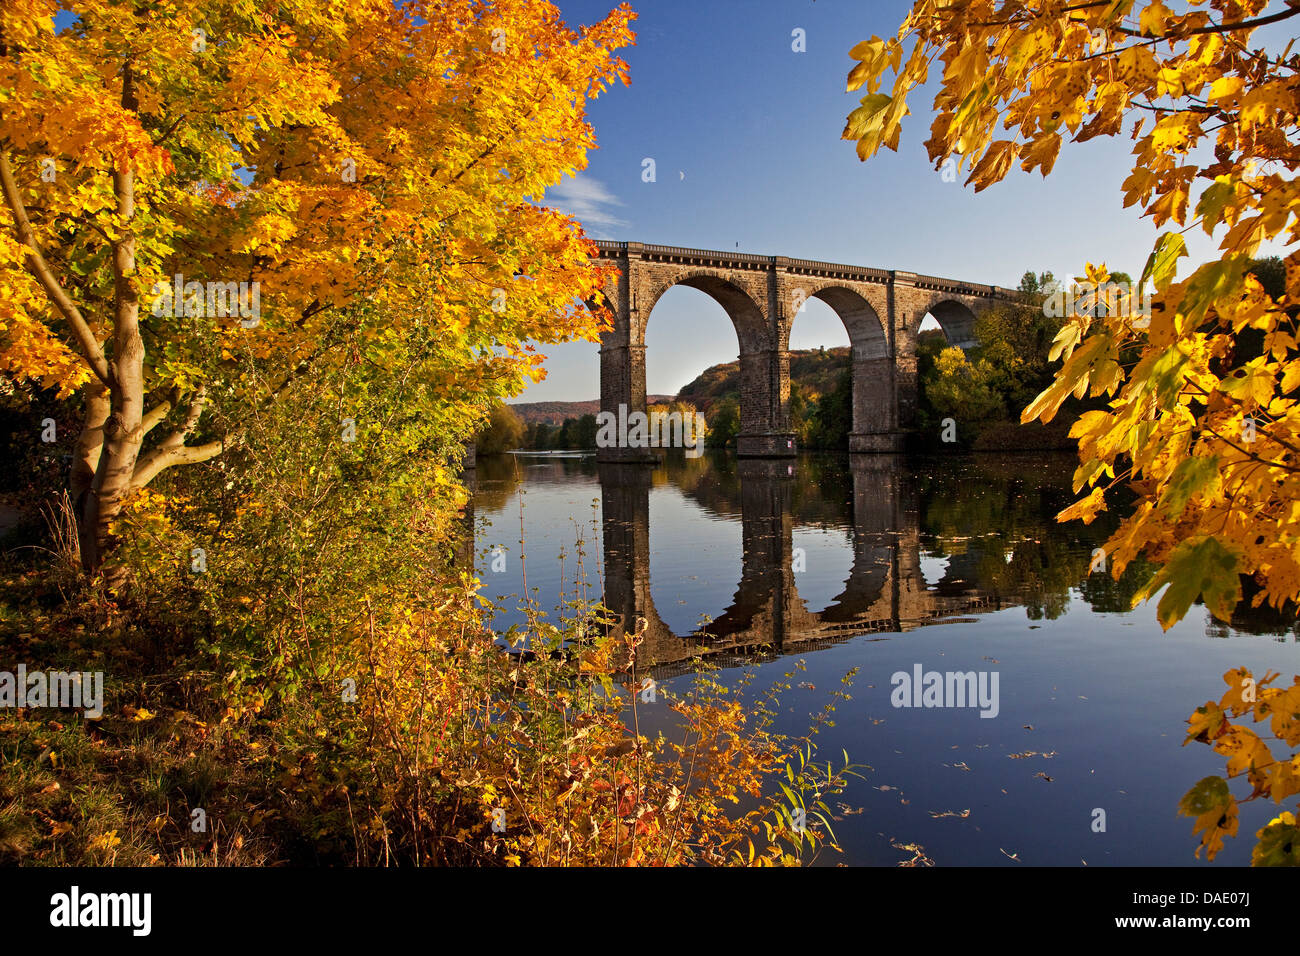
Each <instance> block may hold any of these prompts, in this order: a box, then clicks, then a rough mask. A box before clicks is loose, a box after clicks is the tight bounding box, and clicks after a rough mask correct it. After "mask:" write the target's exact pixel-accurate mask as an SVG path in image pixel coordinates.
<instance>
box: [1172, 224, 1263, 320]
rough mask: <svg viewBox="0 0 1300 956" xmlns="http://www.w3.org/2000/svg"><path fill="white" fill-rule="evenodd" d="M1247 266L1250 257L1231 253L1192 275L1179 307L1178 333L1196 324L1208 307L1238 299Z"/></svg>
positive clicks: (1208, 263)
mask: <svg viewBox="0 0 1300 956" xmlns="http://www.w3.org/2000/svg"><path fill="white" fill-rule="evenodd" d="M1180 241H1181V240H1180ZM1248 265H1250V256H1247V255H1245V254H1243V253H1234V254H1233V255H1230V256H1226V257H1224V258H1223V259H1216V260H1215V261H1213V262H1207V263H1206V264H1205V265H1203V266H1201V267H1200V268H1199V269H1197V270H1196V271H1195V272H1194V273H1192V277H1191V279H1189V280H1188V282H1187V294H1186V295H1184V296H1183V301H1182V302H1181V303H1180V304H1179V306H1178V315H1179V319H1180V321H1179V323H1178V328H1179V331H1180V332H1181V331H1183V330H1186V329H1191V328H1195V327H1196V326H1197V325H1199V324H1200V323H1201V320H1202V319H1204V318H1205V313H1206V312H1207V311H1208V310H1209V308H1210V306H1211V305H1214V304H1215V303H1216V302H1221V301H1224V300H1228V301H1232V300H1234V299H1236V298H1239V297H1240V296H1241V288H1242V285H1243V283H1244V276H1245V273H1246V266H1248Z"/></svg>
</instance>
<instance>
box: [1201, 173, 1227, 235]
mask: <svg viewBox="0 0 1300 956" xmlns="http://www.w3.org/2000/svg"><path fill="white" fill-rule="evenodd" d="M1236 193H1237V187H1236V183H1235V181H1234V180H1233V178H1232V177H1231V176H1216V177H1215V178H1214V182H1213V183H1212V184H1211V185H1210V186H1209V187H1208V188H1207V189H1206V190H1205V192H1203V193H1201V198H1200V199H1199V200H1198V201H1197V203H1196V215H1198V216H1200V217H1201V219H1202V222H1201V226H1202V227H1203V228H1204V229H1205V232H1206V235H1212V234H1213V233H1214V227H1215V226H1217V225H1218V224H1219V222H1220V221H1221V220H1222V219H1223V209H1224V207H1225V206H1227V205H1228V201H1229V200H1231V199H1232V197H1233V196H1235V195H1236Z"/></svg>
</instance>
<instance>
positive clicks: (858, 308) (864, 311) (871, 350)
mask: <svg viewBox="0 0 1300 956" xmlns="http://www.w3.org/2000/svg"><path fill="white" fill-rule="evenodd" d="M811 298H814V299H820V300H821V301H823V302H825V303H826V304H827V305H829V306H830V307H831V309H832V310H834V312H835V314H836V315H838V316H839V317H840V321H841V322H843V323H844V330H845V331H846V332H848V333H849V344H850V345H851V346H852V348H853V358H854V360H855V361H858V360H865V359H880V358H889V356H890V352H891V351H892V350H891V348H890V344H889V334H888V332H887V331H886V329H885V323H884V321H883V320H882V319H881V318H880V314H879V313H878V312H877V311H876V309H875V306H873V305H872V304H871V303H870V302H868V301H867V300H866V299H865V298H863V296H862V295H860V294H859V293H857V292H855V291H853V290H852V289H849V288H847V287H845V286H836V285H828V286H823V287H822V288H820V289H816V290H814V291H813V292H812V293H811ZM791 324H792V325H793V323H791Z"/></svg>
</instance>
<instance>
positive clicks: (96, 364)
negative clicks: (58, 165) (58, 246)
mask: <svg viewBox="0 0 1300 956" xmlns="http://www.w3.org/2000/svg"><path fill="white" fill-rule="evenodd" d="M0 190H3V192H4V196H5V203H6V205H8V206H9V211H10V212H11V213H12V214H13V217H14V232H15V234H16V235H17V237H18V241H19V242H20V243H22V244H23V245H24V246H26V247H27V263H26V265H27V269H28V271H29V272H31V274H32V275H33V276H34V277H35V279H36V281H37V282H39V283H40V284H41V287H42V288H43V289H44V290H45V294H46V295H47V296H49V298H50V301H51V302H53V303H54V305H55V307H57V308H58V310H59V312H61V313H62V314H63V317H64V318H65V319H67V321H68V324H69V325H71V326H72V333H73V335H74V336H75V337H76V339H77V344H78V345H79V346H80V348H81V353H82V355H81V357H82V358H83V359H85V361H86V364H87V365H89V366H90V369H91V371H93V372H94V373H95V377H96V378H98V379H99V380H100V381H101V382H103V383H104V384H105V385H109V384H110V382H109V377H110V376H109V370H108V360H107V359H106V358H105V357H104V349H103V347H102V346H101V345H100V344H99V341H98V340H97V339H96V338H95V333H94V332H92V331H91V329H90V324H89V323H88V322H87V321H86V320H85V317H84V316H82V314H81V310H80V309H78V308H77V306H76V304H75V303H74V302H73V301H72V299H70V298H69V297H68V294H67V293H66V292H64V291H63V287H62V286H61V285H59V280H58V279H56V278H55V277H54V273H53V272H52V271H50V266H49V263H48V262H46V261H45V256H44V255H43V254H42V252H41V246H40V243H39V242H37V241H36V232H35V230H33V229H32V224H31V221H30V220H29V219H28V218H27V209H26V207H25V206H24V205H23V200H22V196H21V195H20V194H19V192H18V183H17V181H16V180H15V179H14V172H13V168H12V167H11V166H10V165H9V153H8V151H7V150H2V149H0Z"/></svg>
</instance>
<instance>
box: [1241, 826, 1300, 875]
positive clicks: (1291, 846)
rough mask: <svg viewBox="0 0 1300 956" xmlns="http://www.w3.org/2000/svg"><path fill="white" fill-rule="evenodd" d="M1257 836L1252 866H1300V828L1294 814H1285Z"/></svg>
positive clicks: (1251, 857)
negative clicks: (1257, 840)
mask: <svg viewBox="0 0 1300 956" xmlns="http://www.w3.org/2000/svg"><path fill="white" fill-rule="evenodd" d="M1255 835H1256V836H1257V837H1259V843H1257V844H1256V845H1255V850H1254V852H1253V853H1251V855H1250V865H1251V866H1300V828H1297V827H1296V823H1295V817H1294V816H1293V815H1292V814H1290V813H1283V814H1282V815H1281V816H1279V817H1277V818H1275V819H1274V820H1273V821H1272V822H1270V823H1269V825H1268V826H1266V827H1264V828H1263V829H1262V830H1260V831H1259V832H1258V833H1256V834H1255Z"/></svg>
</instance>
